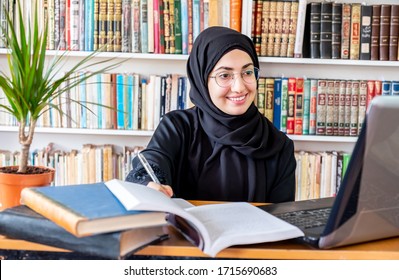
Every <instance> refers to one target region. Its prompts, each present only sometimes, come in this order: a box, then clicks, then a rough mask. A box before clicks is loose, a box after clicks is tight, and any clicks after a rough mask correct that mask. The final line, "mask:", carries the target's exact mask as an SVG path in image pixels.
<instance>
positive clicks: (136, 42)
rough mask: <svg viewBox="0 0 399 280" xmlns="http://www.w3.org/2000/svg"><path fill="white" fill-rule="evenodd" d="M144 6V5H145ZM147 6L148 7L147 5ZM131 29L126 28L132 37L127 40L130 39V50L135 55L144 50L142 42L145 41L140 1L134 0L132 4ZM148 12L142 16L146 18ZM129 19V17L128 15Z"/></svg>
mask: <svg viewBox="0 0 399 280" xmlns="http://www.w3.org/2000/svg"><path fill="white" fill-rule="evenodd" d="M143 5H144V4H143ZM145 5H147V4H146V3H145ZM130 10H131V11H130V24H129V25H130V27H126V28H128V30H127V31H128V33H129V32H130V34H131V35H130V36H127V39H129V38H130V40H129V42H128V44H129V45H130V47H129V49H130V50H131V52H133V53H139V52H141V50H142V40H143V36H144V33H143V32H144V31H143V30H144V28H145V26H144V24H143V26H142V28H140V27H141V26H140V23H141V19H140V16H141V15H140V0H133V3H132V4H131V9H130ZM146 13H147V12H145V13H144V14H143V15H142V16H143V17H146V15H147V14H146ZM126 17H127V15H126Z"/></svg>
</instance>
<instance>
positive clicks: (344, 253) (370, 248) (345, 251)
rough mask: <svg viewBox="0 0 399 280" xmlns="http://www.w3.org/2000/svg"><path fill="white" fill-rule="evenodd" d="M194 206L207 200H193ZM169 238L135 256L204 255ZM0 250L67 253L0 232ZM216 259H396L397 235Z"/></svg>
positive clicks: (272, 247) (275, 247)
mask: <svg viewBox="0 0 399 280" xmlns="http://www.w3.org/2000/svg"><path fill="white" fill-rule="evenodd" d="M193 203H194V204H196V205H200V204H208V203H210V202H197V201H195V202H193ZM165 230H166V231H167V232H168V233H169V236H170V238H169V239H167V240H164V241H162V242H160V243H157V244H155V245H150V246H147V247H145V248H143V249H142V250H140V251H138V252H136V255H147V256H175V257H183V256H186V257H207V255H205V254H203V253H202V252H201V250H199V249H198V248H197V247H195V246H193V245H192V244H191V243H190V242H188V241H187V240H186V239H185V238H184V237H183V236H182V235H181V234H180V233H179V232H177V231H176V230H175V229H174V228H173V227H171V226H166V229H165ZM0 249H5V250H28V251H49V252H67V250H64V249H60V248H55V247H50V246H46V245H42V244H37V243H32V242H28V241H24V240H17V239H10V238H7V237H5V236H1V235H0ZM217 258H237V259H317V260H322V259H335V260H336V259H359V260H360V259H373V260H374V259H385V260H389V259H390V260H399V237H395V238H389V239H384V240H378V241H373V242H367V243H363V244H357V245H350V246H345V247H341V248H335V249H329V250H320V249H315V248H311V247H309V246H308V245H305V244H301V243H298V242H296V241H293V240H287V241H281V242H270V243H261V244H251V245H240V246H233V247H230V248H227V249H225V250H223V251H221V252H220V253H219V254H218V255H217Z"/></svg>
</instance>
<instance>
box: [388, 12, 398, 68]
mask: <svg viewBox="0 0 399 280" xmlns="http://www.w3.org/2000/svg"><path fill="white" fill-rule="evenodd" d="M398 36H399V5H391V20H390V25H389V60H390V61H396V60H398Z"/></svg>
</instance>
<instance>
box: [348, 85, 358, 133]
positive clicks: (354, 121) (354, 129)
mask: <svg viewBox="0 0 399 280" xmlns="http://www.w3.org/2000/svg"><path fill="white" fill-rule="evenodd" d="M359 86H360V82H359V81H352V95H351V99H352V100H351V103H352V106H351V128H350V136H357V135H358V127H359V124H358V118H359V89H360V87H359Z"/></svg>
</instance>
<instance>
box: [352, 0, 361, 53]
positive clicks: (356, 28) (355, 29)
mask: <svg viewBox="0 0 399 280" xmlns="http://www.w3.org/2000/svg"><path fill="white" fill-rule="evenodd" d="M360 16H361V5H360V4H358V3H353V4H352V14H351V33H350V34H351V36H350V47H349V53H350V55H349V58H350V59H354V60H358V59H359V53H360Z"/></svg>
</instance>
